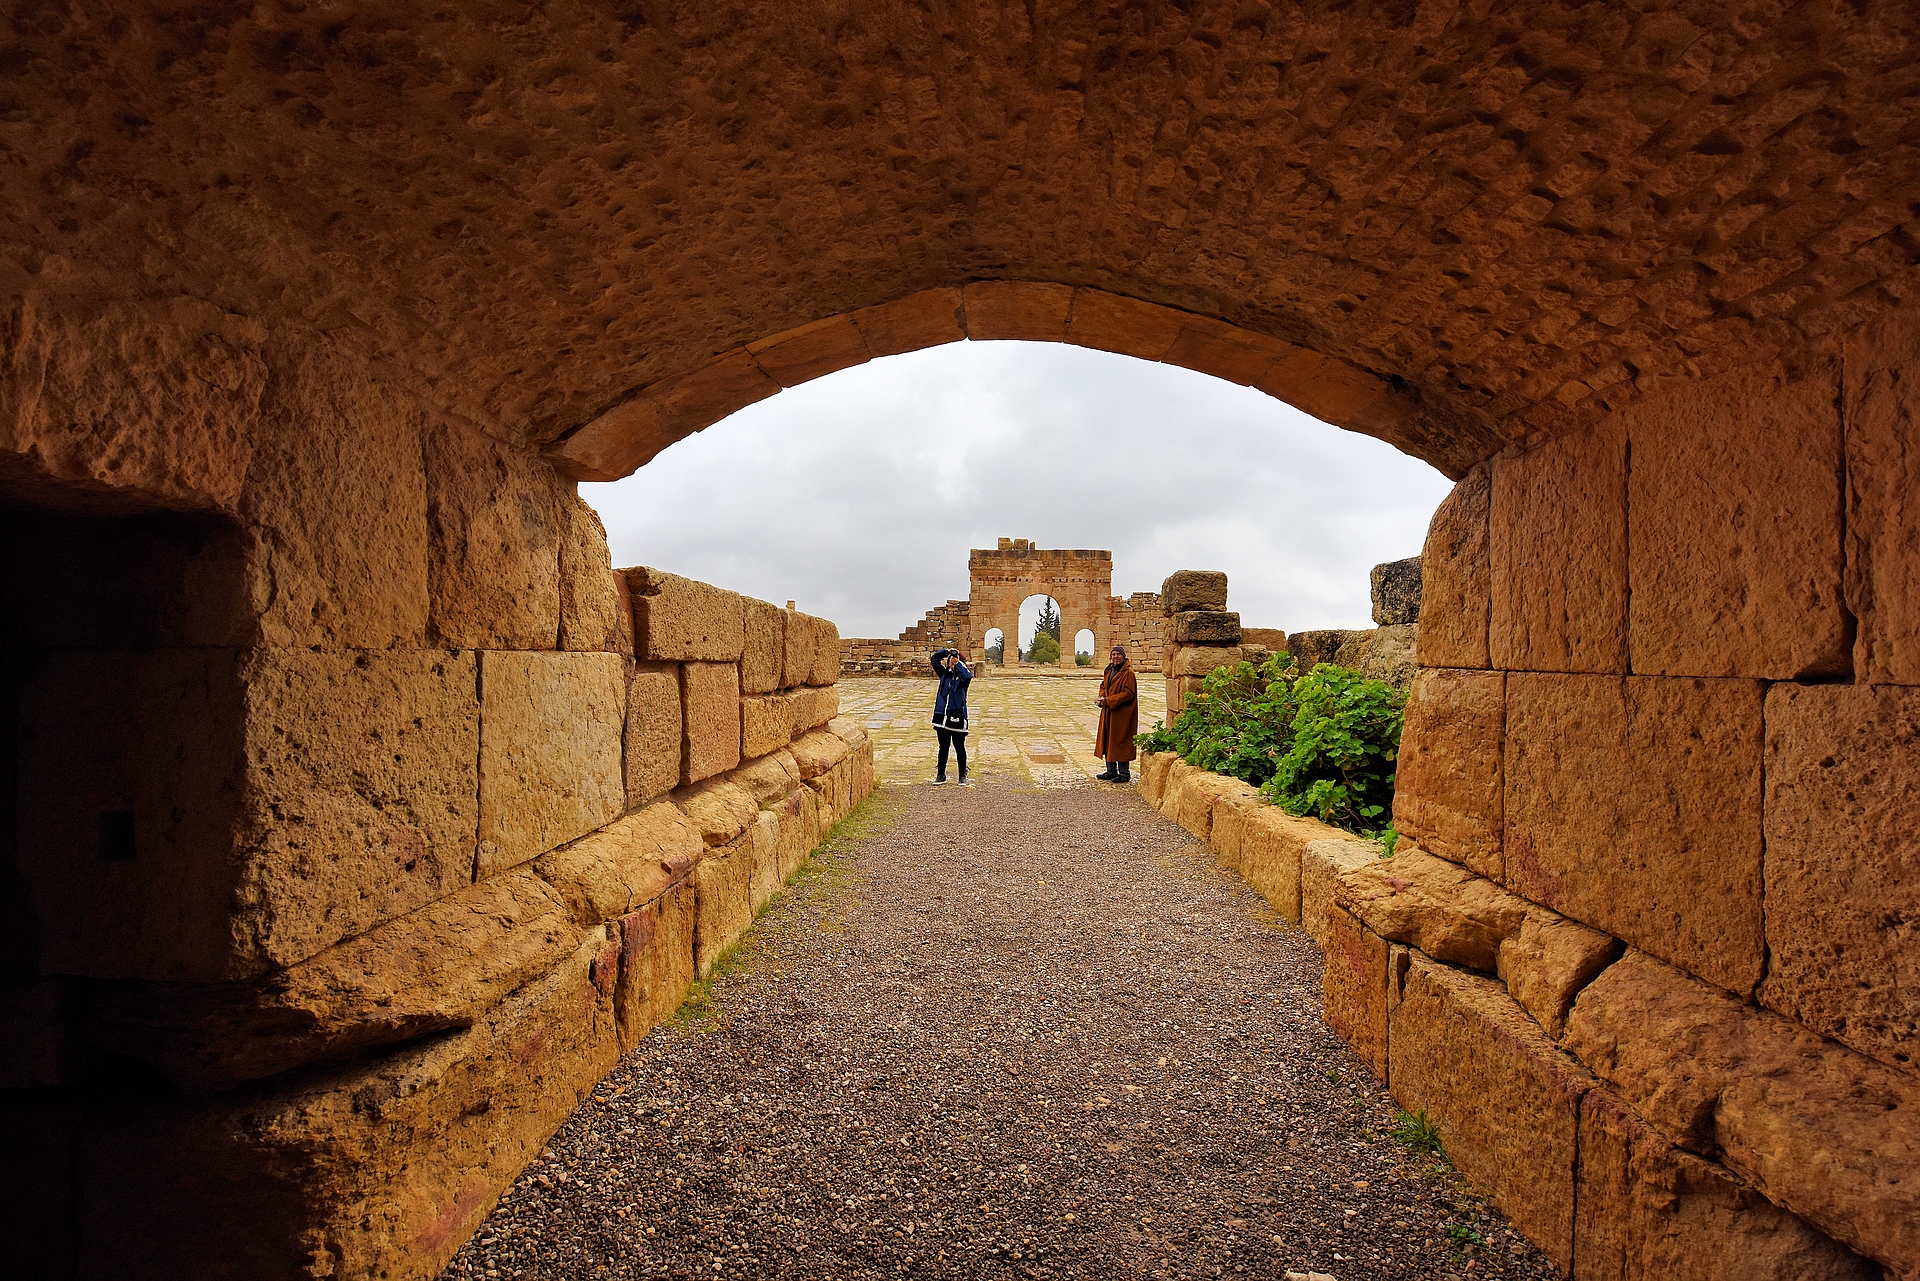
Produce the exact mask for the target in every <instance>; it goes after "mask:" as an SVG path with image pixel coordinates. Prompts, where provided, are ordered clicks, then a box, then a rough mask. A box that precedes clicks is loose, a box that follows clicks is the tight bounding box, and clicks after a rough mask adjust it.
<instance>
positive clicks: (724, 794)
mask: <svg viewBox="0 0 1920 1281" xmlns="http://www.w3.org/2000/svg"><path fill="white" fill-rule="evenodd" d="M673 803H674V804H675V805H678V806H679V807H680V812H681V813H683V814H685V815H686V816H687V819H688V820H689V821H690V822H691V823H692V824H693V827H694V830H695V831H697V832H699V834H700V839H701V841H702V842H703V843H704V844H705V846H706V847H707V848H708V849H710V850H711V849H714V848H716V847H718V846H722V845H727V844H730V843H732V842H733V841H736V840H738V839H739V837H740V834H741V833H742V832H744V831H746V830H747V829H748V828H749V827H751V826H753V820H754V816H755V815H756V814H758V813H759V812H760V806H759V804H758V803H757V802H756V801H755V800H754V798H753V793H752V792H750V791H748V790H747V789H746V788H745V787H742V786H741V785H740V784H739V783H736V782H734V781H733V779H732V778H731V777H730V776H729V777H727V778H711V779H708V780H707V781H706V782H704V783H695V784H693V785H691V786H689V787H683V788H681V789H680V790H679V791H677V792H675V793H674V794H673Z"/></svg>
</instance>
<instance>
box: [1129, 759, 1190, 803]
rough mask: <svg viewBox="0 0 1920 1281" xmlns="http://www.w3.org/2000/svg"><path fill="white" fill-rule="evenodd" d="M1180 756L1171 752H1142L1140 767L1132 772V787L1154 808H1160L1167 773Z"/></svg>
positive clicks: (1165, 787)
mask: <svg viewBox="0 0 1920 1281" xmlns="http://www.w3.org/2000/svg"><path fill="white" fill-rule="evenodd" d="M1179 759H1180V758H1179V757H1178V756H1176V755H1174V754H1173V753H1172V752H1142V753H1141V754H1140V768H1139V769H1138V770H1137V771H1136V772H1135V773H1134V776H1133V777H1134V784H1133V785H1134V787H1135V788H1136V789H1137V790H1138V791H1139V793H1140V795H1141V796H1142V797H1143V798H1145V800H1146V802H1147V804H1149V805H1151V806H1153V808H1154V809H1156V810H1157V809H1159V808H1160V801H1161V798H1162V797H1164V796H1165V795H1166V792H1167V774H1168V772H1169V771H1170V770H1172V769H1173V763H1174V762H1175V761H1177V760H1179Z"/></svg>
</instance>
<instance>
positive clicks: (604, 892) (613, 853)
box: [533, 801, 706, 926]
mask: <svg viewBox="0 0 1920 1281" xmlns="http://www.w3.org/2000/svg"><path fill="white" fill-rule="evenodd" d="M705 850H706V844H705V842H704V841H703V840H702V836H701V832H700V829H699V828H698V827H697V826H696V825H695V824H694V823H693V822H692V821H691V820H689V819H688V818H687V817H686V816H685V815H684V814H682V813H681V811H680V809H679V808H678V807H677V806H675V805H672V804H670V803H668V802H666V801H659V802H656V803H655V804H652V805H649V806H647V807H646V808H645V809H643V810H641V811H640V812H639V813H637V814H629V815H627V816H626V817H625V818H620V819H616V820H614V821H613V822H612V823H609V824H608V825H607V826H605V827H603V828H601V829H600V830H599V831H597V832H590V833H588V834H587V835H586V836H583V837H581V838H580V839H579V840H577V841H572V842H570V843H568V844H566V845H563V846H561V847H560V848H559V849H557V850H554V851H553V852H552V853H550V854H544V855H542V856H541V857H540V858H539V859H538V860H536V861H535V863H534V865H533V870H534V871H536V872H538V873H539V874H540V875H541V877H543V878H544V879H545V880H546V881H547V882H548V883H549V884H551V885H552V886H553V888H554V889H555V890H556V891H557V892H558V893H559V894H560V896H561V898H562V899H563V900H565V902H566V904H567V908H568V910H569V911H571V912H572V913H573V919H574V920H575V921H577V922H579V923H580V924H581V925H583V926H593V925H598V924H599V923H600V922H602V921H610V920H613V919H614V918H615V917H623V916H626V915H627V914H628V913H630V912H633V911H635V910H636V909H637V908H639V907H640V906H641V905H642V904H644V903H649V902H652V901H653V900H654V899H656V898H658V897H660V895H662V894H664V893H666V891H667V889H668V888H669V887H670V886H672V885H674V884H675V883H677V882H679V881H683V880H685V879H686V878H687V876H688V875H689V874H690V873H691V872H692V871H693V865H694V864H695V863H697V862H699V861H700V856H701V855H702V854H703V853H704V852H705Z"/></svg>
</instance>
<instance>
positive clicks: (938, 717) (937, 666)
mask: <svg viewBox="0 0 1920 1281" xmlns="http://www.w3.org/2000/svg"><path fill="white" fill-rule="evenodd" d="M933 674H934V675H935V676H938V677H939V678H940V692H939V693H938V694H936V695H935V696H934V699H933V732H934V733H936V734H938V735H939V736H940V763H939V765H938V766H936V767H935V769H934V773H933V781H934V782H935V783H944V782H946V781H947V749H948V748H949V747H951V748H952V749H953V754H954V756H955V757H957V758H958V760H959V763H960V786H962V787H965V786H966V785H967V686H968V685H970V684H972V683H973V672H972V671H971V670H970V669H969V668H968V667H967V664H966V661H965V660H964V659H962V658H961V657H960V651H959V650H957V649H942V650H937V651H935V652H934V655H933Z"/></svg>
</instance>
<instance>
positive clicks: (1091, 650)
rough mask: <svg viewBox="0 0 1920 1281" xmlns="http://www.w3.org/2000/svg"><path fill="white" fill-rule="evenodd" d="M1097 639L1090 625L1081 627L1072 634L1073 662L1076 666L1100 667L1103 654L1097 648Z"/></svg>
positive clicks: (1098, 643)
mask: <svg viewBox="0 0 1920 1281" xmlns="http://www.w3.org/2000/svg"><path fill="white" fill-rule="evenodd" d="M1099 645H1100V642H1099V639H1098V638H1097V637H1095V636H1094V634H1093V629H1092V628H1091V627H1082V628H1081V629H1080V630H1079V631H1077V632H1075V633H1074V634H1073V662H1074V666H1076V667H1100V666H1102V665H1103V662H1104V656H1103V655H1101V654H1100V653H1099V652H1098V650H1099Z"/></svg>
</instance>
